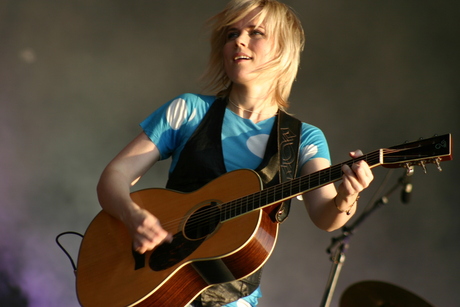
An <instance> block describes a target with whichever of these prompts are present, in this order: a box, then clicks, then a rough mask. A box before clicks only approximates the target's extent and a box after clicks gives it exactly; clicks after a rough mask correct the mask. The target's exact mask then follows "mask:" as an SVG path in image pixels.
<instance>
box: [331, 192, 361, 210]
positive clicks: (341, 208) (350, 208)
mask: <svg viewBox="0 0 460 307" xmlns="http://www.w3.org/2000/svg"><path fill="white" fill-rule="evenodd" d="M338 195H339V194H337V195H336V196H335V197H334V199H333V201H334V205H335V207H336V208H337V210H338V211H339V212H340V213H346V214H347V215H350V214H351V210H352V209H353V207H354V206H355V205H356V204H357V203H358V199H359V197H360V196H359V194H358V195H357V196H356V198H355V200H354V201H353V202H352V204H351V205H348V207H346V208H345V209H343V206H340V205H339V204H338V203H337V196H338ZM345 202H346V201H345Z"/></svg>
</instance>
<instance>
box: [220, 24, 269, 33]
mask: <svg viewBox="0 0 460 307" xmlns="http://www.w3.org/2000/svg"><path fill="white" fill-rule="evenodd" d="M247 28H249V29H256V28H261V29H264V30H265V27H264V26H263V25H262V24H261V25H259V26H257V25H253V24H251V25H249V26H247V27H245V29H247ZM239 30H240V29H238V28H235V27H233V28H229V29H227V32H230V31H239Z"/></svg>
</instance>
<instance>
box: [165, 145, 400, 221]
mask: <svg viewBox="0 0 460 307" xmlns="http://www.w3.org/2000/svg"><path fill="white" fill-rule="evenodd" d="M402 150H405V149H383V153H384V154H388V153H396V152H398V151H402ZM379 155H380V150H377V151H374V152H371V153H369V154H367V155H363V156H361V157H359V158H355V159H351V160H349V161H346V162H343V163H340V164H337V165H334V166H331V167H330V168H328V169H325V170H320V171H317V172H314V173H312V174H308V175H305V176H301V177H297V178H295V179H293V180H290V181H288V182H285V183H282V184H278V185H275V186H272V187H270V188H267V189H264V190H261V191H258V192H255V193H253V194H250V195H246V196H243V197H240V198H237V199H235V200H232V201H229V202H226V203H222V204H219V206H220V209H219V210H218V211H217V213H214V212H215V211H216V210H215V208H214V206H210V207H209V208H204V209H203V207H201V208H202V209H203V210H202V212H199V213H195V214H192V215H191V216H193V220H191V221H189V222H188V223H187V225H188V227H193V226H195V225H196V226H198V225H199V224H200V223H202V222H203V221H206V220H209V219H210V218H212V217H215V218H216V220H219V221H222V220H221V217H222V216H224V217H226V216H227V215H229V216H231V217H230V218H233V217H236V216H238V215H241V214H243V213H247V212H250V211H254V210H255V209H259V208H263V207H268V206H270V205H272V204H276V203H277V202H279V200H281V199H283V195H284V194H283V192H284V190H285V189H284V187H289V190H294V191H298V192H295V193H292V194H298V193H302V192H304V191H305V190H306V191H308V190H310V186H311V182H320V180H321V176H322V175H324V174H329V176H330V177H335V176H338V175H340V176H339V179H337V180H340V178H341V176H342V174H343V172H342V170H341V169H342V166H343V165H345V164H352V163H355V162H357V161H361V160H366V159H367V160H372V159H375V158H377V157H378V156H379ZM394 157H399V156H394ZM376 164H377V165H378V164H379V163H376ZM377 165H376V166H377ZM327 170H329V171H327ZM337 180H335V181H337ZM306 182H307V183H308V188H305V186H306V185H307V184H306ZM329 183H332V182H325V183H324V184H329ZM320 185H321V184H318V185H315V186H314V187H313V189H316V188H317V187H319V186H320ZM292 194H291V195H292ZM280 195H281V196H280ZM293 197H294V196H293ZM293 197H290V198H293ZM249 198H252V201H251V202H250V201H249V200H248V199H249ZM248 203H253V204H254V203H258V204H259V205H258V206H256V207H254V208H252V209H250V210H248V209H247V206H248ZM260 203H263V204H264V205H260ZM244 205H246V210H242V209H241V207H242V206H244ZM224 207H225V208H224ZM237 212H240V214H237ZM233 213H234V214H233ZM188 218H190V216H185V217H181V218H178V219H173V220H170V221H168V222H165V223H164V224H163V226H164V227H172V228H175V226H179V225H180V224H182V223H184V222H185V221H186V220H187V219H188ZM225 220H227V219H225ZM225 220H224V221H225Z"/></svg>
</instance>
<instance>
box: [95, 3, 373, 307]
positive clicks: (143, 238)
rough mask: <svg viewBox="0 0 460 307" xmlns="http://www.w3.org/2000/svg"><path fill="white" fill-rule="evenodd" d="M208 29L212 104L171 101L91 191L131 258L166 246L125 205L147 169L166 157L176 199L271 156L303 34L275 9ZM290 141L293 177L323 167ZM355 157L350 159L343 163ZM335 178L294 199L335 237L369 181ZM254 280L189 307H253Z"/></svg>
mask: <svg viewBox="0 0 460 307" xmlns="http://www.w3.org/2000/svg"><path fill="white" fill-rule="evenodd" d="M211 26H212V31H213V32H212V38H211V45H212V50H211V58H210V64H209V67H208V71H207V74H206V77H207V80H208V82H209V88H210V89H212V90H213V91H214V92H215V93H217V94H216V95H213V96H204V95H195V94H184V95H180V96H178V97H176V98H175V99H173V100H171V101H170V102H168V103H166V104H165V105H163V106H162V107H161V108H159V109H158V110H156V111H155V112H154V113H152V114H151V115H150V116H149V117H148V118H147V119H146V120H145V121H144V122H142V123H141V127H142V129H143V131H142V132H141V133H140V134H139V135H138V136H137V137H136V138H135V139H134V140H133V141H132V142H131V143H130V144H128V145H127V146H126V147H125V148H124V149H123V150H122V151H121V152H120V153H119V154H118V155H117V156H116V157H115V158H114V159H113V160H112V161H111V162H110V163H109V165H108V166H107V167H106V168H105V170H104V171H103V173H102V175H101V178H100V182H99V184H98V196H99V201H100V204H101V206H102V207H103V209H104V210H106V211H107V212H108V213H109V214H111V215H113V216H114V217H115V218H117V219H119V220H121V221H122V222H123V223H124V224H125V225H126V227H127V228H128V229H129V232H130V234H131V236H132V238H133V242H134V243H133V244H134V249H135V250H136V251H137V252H139V253H145V252H146V251H149V250H152V249H154V248H155V247H156V246H158V245H160V244H163V243H165V244H167V242H171V240H172V234H171V233H168V232H167V231H165V230H164V229H163V228H162V226H161V222H162V221H159V220H158V219H157V218H156V217H155V215H154V212H148V211H146V210H144V209H143V208H141V207H140V206H139V205H138V204H136V203H134V202H133V201H132V200H131V198H130V187H131V186H133V185H134V184H135V183H136V182H137V181H138V180H139V179H140V178H141V177H142V175H143V174H144V173H145V172H146V171H147V170H148V169H149V168H151V167H152V166H153V165H154V164H155V163H156V162H157V161H159V160H161V159H166V158H168V157H170V156H171V157H172V164H171V170H170V177H169V180H168V185H167V187H169V188H173V189H175V190H181V191H185V192H188V191H192V190H194V189H197V188H199V187H201V186H202V185H203V184H205V183H207V182H209V181H210V180H212V179H213V178H215V177H217V176H219V175H220V174H222V173H225V172H228V171H232V170H236V169H242V168H249V169H255V170H258V169H260V167H259V166H260V165H261V164H262V162H263V161H264V159H265V158H266V156H267V155H268V152H270V151H273V146H272V145H268V144H269V143H268V142H269V139H270V135H271V134H272V133H275V132H273V131H276V129H273V130H272V128H273V126H274V125H275V122H276V120H277V118H278V114H280V113H279V112H283V111H285V110H286V109H287V108H288V96H289V93H290V90H291V86H292V83H293V81H294V79H295V76H296V73H297V69H298V65H299V59H300V53H301V51H302V49H303V44H304V34H303V29H302V27H301V24H300V22H299V20H298V19H297V17H296V15H295V14H294V13H293V12H292V10H291V9H290V8H288V7H287V6H286V5H284V4H282V3H280V2H278V1H272V0H265V1H264V0H232V1H230V2H229V4H228V5H227V7H226V8H225V9H224V10H223V11H222V12H221V13H219V14H218V15H216V16H215V17H214V18H213V19H211ZM220 105H221V106H222V107H220V108H219V107H218V106H220ZM283 114H284V113H283ZM206 115H207V116H206ZM212 131H218V134H217V137H218V138H220V140H217V141H216V140H215V139H214V140H213V139H210V140H208V142H202V140H203V139H204V138H205V135H206V136H207V135H208V134H209V133H211V132H212ZM300 134H301V135H300V140H299V143H300V145H299V147H300V148H299V157H298V161H297V165H298V166H297V167H298V169H299V170H300V171H299V172H297V173H300V174H301V175H305V174H309V173H312V172H315V171H318V170H320V169H324V168H327V167H329V166H330V158H329V151H328V147H327V143H326V140H325V137H324V135H323V133H322V132H321V130H319V129H318V128H316V127H314V126H311V125H309V124H306V123H302V124H301V133H300ZM203 144H204V145H203ZM215 144H217V145H215ZM270 146H271V147H270ZM276 151H278V149H276V146H275V153H276ZM361 154H362V153H361V152H360V151H359V150H358V151H355V152H352V153H350V155H351V157H353V158H354V157H358V156H359V155H361ZM278 170H279V168H277V173H276V175H278V174H279V172H278ZM342 170H343V173H344V175H343V180H342V181H341V183H340V185H338V188H337V189H336V188H335V186H334V185H333V184H329V185H326V186H324V187H321V188H319V189H316V190H314V191H311V192H309V193H306V194H304V196H303V199H304V202H305V206H306V208H307V211H308V213H309V216H310V218H311V220H312V221H313V222H314V223H315V224H316V225H317V226H318V227H319V228H321V229H324V230H326V231H333V230H335V229H338V228H340V227H341V226H343V225H344V224H345V223H346V222H347V221H348V220H349V219H350V217H351V216H353V214H354V212H355V210H356V207H357V205H356V203H357V199H358V194H359V192H361V191H362V190H363V189H364V188H366V187H367V186H368V185H369V183H370V182H371V181H372V179H373V175H372V172H371V170H370V168H369V166H368V165H367V164H366V162H365V161H360V162H357V163H355V164H353V165H352V167H351V168H350V167H348V166H346V165H345V166H344V167H343V169H342ZM193 174H196V175H193ZM264 183H266V184H267V186H268V185H270V183H269V182H264ZM259 279H260V272H256V273H254V274H253V275H251V276H250V277H248V278H245V279H243V280H242V281H235V282H234V283H228V284H223V285H217V286H213V287H211V288H210V289H207V290H205V291H204V292H203V293H202V294H201V295H200V296H199V297H198V298H197V299H196V300H195V301H194V302H193V303H192V306H223V305H225V306H256V305H257V299H258V298H259V297H260V296H261V294H260V289H259V286H258V284H259Z"/></svg>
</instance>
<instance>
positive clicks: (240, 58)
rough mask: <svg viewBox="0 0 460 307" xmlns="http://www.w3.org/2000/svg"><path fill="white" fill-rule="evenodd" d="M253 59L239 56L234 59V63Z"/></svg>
mask: <svg viewBox="0 0 460 307" xmlns="http://www.w3.org/2000/svg"><path fill="white" fill-rule="evenodd" d="M251 59H252V58H251V57H249V56H247V55H238V56H236V57H234V58H233V60H234V61H239V60H251Z"/></svg>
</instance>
